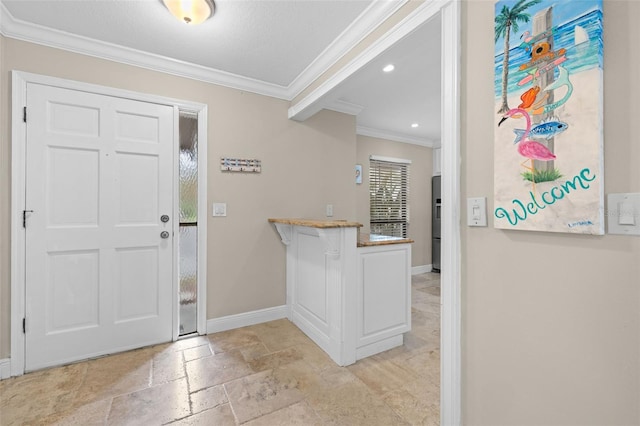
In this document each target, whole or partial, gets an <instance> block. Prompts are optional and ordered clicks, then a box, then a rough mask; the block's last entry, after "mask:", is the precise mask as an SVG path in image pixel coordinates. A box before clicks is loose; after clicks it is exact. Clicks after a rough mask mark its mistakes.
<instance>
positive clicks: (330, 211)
mask: <svg viewBox="0 0 640 426" xmlns="http://www.w3.org/2000/svg"><path fill="white" fill-rule="evenodd" d="M327 217H333V204H327Z"/></svg>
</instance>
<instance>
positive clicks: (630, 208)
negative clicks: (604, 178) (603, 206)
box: [607, 193, 640, 235]
mask: <svg viewBox="0 0 640 426" xmlns="http://www.w3.org/2000/svg"><path fill="white" fill-rule="evenodd" d="M607 227H608V230H607V232H608V233H609V234H617V235H640V193H627V194H609V195H608V196H607Z"/></svg>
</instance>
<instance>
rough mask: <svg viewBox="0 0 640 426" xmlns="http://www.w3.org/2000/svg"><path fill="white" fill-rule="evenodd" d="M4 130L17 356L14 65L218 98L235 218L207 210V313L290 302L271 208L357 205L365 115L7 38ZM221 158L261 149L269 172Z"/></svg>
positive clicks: (6, 351) (213, 137)
mask: <svg viewBox="0 0 640 426" xmlns="http://www.w3.org/2000/svg"><path fill="white" fill-rule="evenodd" d="M2 48H3V51H2V54H3V61H2V64H1V65H0V70H1V76H2V80H1V82H2V88H1V98H0V102H1V104H0V105H1V111H2V113H1V115H0V120H1V123H2V128H1V130H0V137H1V139H0V140H1V143H0V154H1V155H0V161H1V165H2V167H1V168H0V173H1V176H0V197H1V198H0V234H1V235H2V238H1V239H0V266H1V268H0V296H1V297H0V303H1V306H0V336H2V339H1V340H0V359H2V358H6V357H8V356H9V355H10V346H9V345H10V341H9V338H8V336H9V335H10V323H9V318H10V317H9V309H8V308H9V307H10V303H9V299H8V295H9V291H10V282H9V267H8V265H9V259H10V254H9V246H8V244H9V241H8V237H7V236H8V235H9V230H10V227H9V226H10V225H9V215H8V212H9V207H8V205H9V190H10V170H9V163H8V161H9V156H8V154H9V149H10V131H11V129H10V126H8V125H7V124H8V123H9V122H10V97H9V96H10V93H11V88H10V71H11V70H20V71H26V72H31V73H36V74H43V75H48V76H52V77H58V78H65V79H70V80H76V81H82V82H87V83H92V84H99V85H103V86H109V87H114V88H119V89H125V90H131V91H135V92H141V93H150V94H154V95H159V96H166V97H171V98H175V99H183V100H187V101H192V102H200V103H204V104H207V105H208V113H209V116H208V157H209V158H208V163H209V167H208V176H209V179H208V199H207V201H206V202H207V205H208V206H209V210H210V209H211V204H212V203H213V202H226V203H227V217H215V218H214V217H211V212H209V215H208V217H207V218H201V219H202V220H207V226H208V264H207V266H208V282H207V318H208V319H212V318H219V317H224V316H227V315H232V314H238V313H244V312H250V311H254V310H259V309H264V308H269V307H274V306H280V305H283V304H285V247H284V245H283V244H282V242H281V241H280V238H279V236H278V233H277V232H276V231H275V229H274V228H273V226H272V225H270V224H269V223H268V222H267V219H268V218H269V217H306V218H316V219H321V218H323V217H324V215H325V205H326V204H329V203H330V204H333V206H334V215H335V217H336V218H345V219H353V218H354V217H355V214H356V207H355V201H354V198H355V185H354V183H353V173H354V172H353V165H354V164H355V157H356V134H355V117H353V116H350V115H347V114H341V113H337V112H333V111H321V112H320V113H318V114H316V115H315V116H314V117H312V118H310V119H309V120H307V121H305V122H303V123H299V122H296V121H292V120H289V119H288V118H287V109H288V107H289V102H287V101H283V100H279V99H275V98H270V97H267V96H262V95H257V94H253V93H248V92H244V91H240V90H235V89H230V88H226V87H222V86H216V85H213V84H208V83H204V82H200V81H195V80H190V79H185V78H181V77H176V76H173V75H169V74H164V73H160V72H155V71H150V70H147V69H143V68H138V67H134V66H129V65H124V64H121V63H116V62H112V61H107V60H103V59H98V58H94V57H89V56H84V55H80V54H76V53H72V52H67V51H63V50H58V49H54V48H49V47H44V46H41V45H36V44H33V43H28V42H23V41H18V40H15V39H11V38H4V40H3V43H2ZM220 157H239V158H257V159H260V160H262V173H259V174H243V173H223V172H221V171H220V169H219V161H220V160H219V159H220Z"/></svg>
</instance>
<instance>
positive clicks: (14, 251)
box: [11, 70, 208, 376]
mask: <svg viewBox="0 0 640 426" xmlns="http://www.w3.org/2000/svg"><path fill="white" fill-rule="evenodd" d="M29 83H34V84H42V85H47V86H54V87H59V88H63V89H69V90H78V91H82V92H89V93H94V94H97V95H104V96H112V97H117V98H125V99H130V100H135V101H140V102H147V103H154V104H160V105H167V106H171V107H173V119H174V124H175V125H174V130H173V146H174V157H173V173H174V176H173V199H174V205H173V213H172V214H173V217H174V218H179V197H178V195H179V194H178V191H179V184H178V177H179V176H178V173H177V170H178V158H179V156H178V153H177V150H178V147H179V143H180V140H179V128H178V125H177V124H178V118H179V114H180V111H190V112H194V113H196V114H197V116H198V218H199V221H198V236H197V238H198V248H197V250H198V259H197V262H198V276H197V282H198V286H197V292H198V296H197V299H198V302H197V312H198V313H197V332H198V334H206V331H207V324H206V323H207V315H206V306H207V303H206V301H207V285H206V283H207V210H208V209H207V128H208V126H207V118H208V109H207V105H206V104H201V103H197V102H190V101H184V100H179V99H173V98H168V97H164V96H157V95H150V94H144V93H137V92H133V91H129V90H123V89H116V88H112V87H106V86H100V85H95V84H89V83H84V82H79V81H73V80H66V79H61V78H57V77H49V76H44V75H39V74H32V73H27V72H23V71H16V70H13V71H11V87H12V95H11V375H12V376H20V375H22V374H24V369H25V354H26V347H25V344H26V339H25V334H24V333H23V331H22V321H23V318H24V317H25V308H26V306H25V303H26V299H25V293H26V281H25V269H26V259H25V254H26V253H25V250H26V241H25V238H26V232H25V229H24V228H23V227H22V211H23V209H24V208H25V202H26V201H25V191H26V175H25V173H26V149H25V148H26V141H27V139H26V138H27V134H26V128H27V126H26V123H25V122H24V121H23V108H24V107H25V106H26V102H27V85H28V84H29ZM27 113H28V112H27ZM178 223H179V221H178V220H174V221H173V233H174V235H175V236H179V232H178ZM178 243H179V238H173V253H174V256H173V277H172V287H173V291H172V293H173V305H172V306H173V308H172V310H173V312H172V317H173V318H172V323H173V327H172V328H173V330H172V337H173V340H174V341H175V340H177V339H178V334H179V327H180V324H179V317H178V315H179V304H178V300H179V299H178V297H179V283H180V277H179V270H178V264H179V260H180V257H179V246H178ZM26 326H27V328H28V327H29V324H28V322H27V324H26Z"/></svg>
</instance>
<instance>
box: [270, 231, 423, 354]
mask: <svg viewBox="0 0 640 426" xmlns="http://www.w3.org/2000/svg"><path fill="white" fill-rule="evenodd" d="M269 222H270V223H273V224H274V226H275V227H276V229H277V231H278V233H279V234H280V238H281V240H282V242H283V243H284V244H285V245H286V280H287V317H288V318H289V320H290V321H291V322H293V323H294V324H295V325H296V326H297V327H298V328H300V329H301V330H302V331H303V332H304V333H305V334H306V335H307V336H309V338H311V339H312V340H313V341H314V342H315V343H316V344H317V345H318V346H320V348H322V349H323V350H324V351H325V352H326V353H327V354H329V356H330V357H331V359H333V360H334V361H335V362H336V363H337V364H338V365H341V366H345V365H350V364H353V363H354V362H356V360H358V359H362V358H365V357H367V356H371V355H374V354H376V353H379V352H382V351H385V350H388V349H391V348H393V347H396V346H400V345H402V343H403V333H406V332H407V331H409V330H410V329H411V243H412V242H413V241H412V240H410V239H406V238H398V237H387V236H382V235H368V234H361V232H360V228H361V227H362V225H361V224H360V223H358V222H349V221H340V220H310V219H269Z"/></svg>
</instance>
